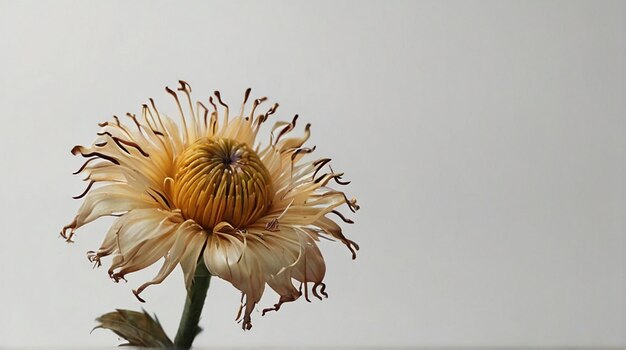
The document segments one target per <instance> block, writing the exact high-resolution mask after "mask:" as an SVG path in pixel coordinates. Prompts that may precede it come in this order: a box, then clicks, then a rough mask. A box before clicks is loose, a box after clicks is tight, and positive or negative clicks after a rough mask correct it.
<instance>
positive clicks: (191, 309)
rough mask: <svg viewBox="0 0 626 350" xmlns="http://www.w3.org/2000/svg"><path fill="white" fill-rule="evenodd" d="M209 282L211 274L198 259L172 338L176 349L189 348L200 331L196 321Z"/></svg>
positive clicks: (198, 318)
mask: <svg viewBox="0 0 626 350" xmlns="http://www.w3.org/2000/svg"><path fill="white" fill-rule="evenodd" d="M210 282H211V274H210V273H209V270H207V268H206V266H205V265H204V261H202V259H200V261H198V265H197V266H196V273H195V274H194V276H193V283H192V285H191V288H189V290H188V291H187V299H186V300H185V308H184V309H183V315H182V316H181V318H180V324H179V326H178V332H177V333H176V338H175V339H174V347H175V348H176V349H189V348H191V344H192V343H193V340H194V338H195V337H196V335H198V333H200V331H202V328H200V327H199V326H198V321H200V315H201V314H202V307H203V306H204V299H205V298H206V292H207V290H208V289H209V283H210Z"/></svg>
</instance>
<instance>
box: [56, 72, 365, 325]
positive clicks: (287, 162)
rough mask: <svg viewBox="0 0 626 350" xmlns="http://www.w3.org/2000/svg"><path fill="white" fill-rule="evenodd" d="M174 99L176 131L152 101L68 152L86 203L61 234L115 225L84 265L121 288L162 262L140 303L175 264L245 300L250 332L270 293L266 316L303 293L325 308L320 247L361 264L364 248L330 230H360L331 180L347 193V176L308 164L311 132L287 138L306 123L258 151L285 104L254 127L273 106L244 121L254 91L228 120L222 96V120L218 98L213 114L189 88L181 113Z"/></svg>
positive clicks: (352, 203) (274, 136) (278, 128)
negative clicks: (202, 273)
mask: <svg viewBox="0 0 626 350" xmlns="http://www.w3.org/2000/svg"><path fill="white" fill-rule="evenodd" d="M166 91H167V92H168V93H169V94H170V95H172V96H173V97H174V99H175V101H176V104H177V107H178V110H179V112H180V116H181V121H182V125H181V127H180V128H179V126H178V125H177V124H176V123H175V122H174V121H172V120H171V119H170V118H169V117H167V116H165V115H164V114H163V113H160V112H159V110H158V109H157V108H156V106H155V104H154V101H153V100H152V99H150V106H148V105H143V109H142V113H141V117H140V118H137V117H136V116H135V115H133V114H127V117H128V118H129V123H122V122H121V121H120V120H119V118H117V117H115V116H114V117H113V119H112V120H111V121H108V122H104V123H101V124H99V125H100V126H101V127H102V129H101V130H100V132H98V137H97V138H96V140H95V142H94V143H93V145H92V146H91V147H83V146H76V147H74V148H73V149H72V153H73V154H75V155H82V156H83V157H85V158H87V160H86V162H85V163H84V165H83V166H82V167H81V168H80V169H79V170H78V171H77V172H76V174H78V173H83V174H86V179H85V180H86V181H89V185H88V186H87V189H86V190H85V192H84V193H82V194H81V195H79V196H77V197H75V198H77V199H78V198H82V197H84V202H83V203H82V206H81V207H80V209H79V210H78V214H77V215H76V217H75V218H74V220H73V221H72V222H71V223H70V224H69V225H67V226H65V227H64V228H63V230H62V232H61V235H62V236H63V237H64V238H66V239H67V241H71V240H72V238H73V236H74V234H75V231H76V230H77V229H78V228H80V227H82V226H83V225H85V224H87V223H89V222H92V221H94V220H95V219H97V218H99V217H102V216H111V215H112V216H118V218H117V219H116V221H115V222H114V224H113V225H112V227H111V228H110V230H109V231H108V232H107V234H106V237H105V239H104V242H103V243H102V246H101V247H100V248H99V249H98V250H97V251H95V252H93V251H92V252H89V253H88V257H89V259H90V260H91V261H92V262H94V263H95V264H96V265H98V266H99V265H100V261H101V258H103V257H106V256H109V255H111V256H112V262H111V267H110V268H109V271H108V272H109V275H110V277H111V278H112V279H113V280H114V281H116V282H117V281H119V280H120V279H124V277H125V276H126V275H127V274H128V273H131V272H134V271H138V270H141V269H143V268H146V267H147V266H150V265H152V264H154V263H155V262H156V261H158V260H159V259H161V258H165V259H164V263H163V266H162V267H161V269H160V271H159V272H158V274H157V276H156V277H155V278H154V279H152V280H151V281H148V282H146V283H144V284H142V285H141V286H139V288H137V289H136V290H134V291H133V292H134V293H135V295H136V296H137V298H139V300H141V301H143V300H142V299H141V297H140V296H139V295H140V293H141V292H142V291H143V290H144V289H145V288H146V287H148V286H150V285H153V284H157V283H160V282H162V281H163V280H164V279H165V278H166V277H167V276H168V275H169V274H170V273H171V272H172V270H173V269H174V268H175V267H176V266H177V265H178V264H180V265H181V266H182V269H183V273H184V276H185V283H186V286H187V288H188V289H189V288H190V287H191V285H192V282H193V277H194V273H195V270H196V263H197V262H198V261H202V260H200V259H203V261H204V263H205V265H206V267H207V268H208V270H209V272H210V273H211V274H212V275H214V276H218V277H220V278H223V279H225V280H227V281H229V282H230V283H232V284H233V286H235V287H236V288H237V289H239V290H240V291H241V292H242V293H243V295H242V305H241V308H240V310H239V312H240V315H241V311H242V309H243V308H245V312H244V313H243V323H242V325H243V328H244V329H250V328H251V326H252V324H251V321H250V314H251V312H252V310H253V308H254V306H255V305H256V304H257V303H258V302H259V300H260V298H261V296H262V294H263V290H264V288H265V284H266V283H267V284H268V285H269V286H270V287H271V288H272V289H274V290H275V291H276V292H277V293H278V294H279V295H280V299H279V301H278V303H277V304H275V305H274V307H272V308H269V309H265V310H263V313H265V312H267V311H269V310H278V309H279V308H280V306H281V304H283V303H285V302H289V301H294V300H296V299H298V298H299V297H300V296H301V295H302V289H303V290H304V295H305V298H307V300H308V299H309V287H308V284H309V283H312V290H311V292H312V294H313V295H314V296H316V297H318V298H320V299H321V296H320V295H326V293H325V291H324V289H325V285H324V283H323V282H322V281H323V278H324V274H325V271H326V267H325V263H324V259H323V257H322V254H321V252H320V250H319V248H318V246H317V244H316V242H317V241H319V239H320V238H330V239H333V238H334V239H338V240H340V241H341V242H343V243H344V244H345V245H346V246H347V247H348V248H349V249H350V251H351V252H352V256H353V258H354V257H355V256H356V250H358V245H357V244H355V243H354V242H353V241H351V240H349V239H347V238H346V237H345V236H344V235H343V233H342V230H341V228H340V226H339V225H338V224H337V223H336V222H335V220H334V219H337V218H338V219H341V220H343V221H344V222H346V223H352V221H351V220H349V219H347V218H345V217H344V216H343V215H342V214H341V213H339V212H338V211H337V210H336V209H337V208H338V207H339V206H341V205H344V204H345V205H346V206H347V207H348V209H350V210H352V211H356V210H357V209H358V206H357V204H356V200H354V199H352V200H349V199H348V198H347V197H346V195H345V194H344V193H343V192H341V191H338V190H335V189H332V188H330V187H329V186H328V185H329V182H330V181H334V182H336V183H337V184H340V185H345V184H347V182H343V181H342V180H341V177H342V174H341V173H335V172H333V171H332V169H330V171H329V172H327V173H323V171H322V168H323V167H324V166H325V165H327V164H328V163H329V161H330V159H328V158H323V159H318V160H314V161H308V162H304V161H302V159H303V157H305V156H306V155H307V154H309V153H311V152H313V151H314V149H315V147H313V148H307V147H304V146H303V145H304V143H305V142H306V141H307V139H308V138H309V135H310V125H306V127H305V128H304V135H303V136H302V137H291V138H288V137H287V135H288V134H289V133H290V132H291V131H292V130H294V129H295V127H296V120H297V118H298V116H297V115H296V116H295V117H294V118H293V120H292V121H291V122H283V121H279V122H276V123H275V124H274V126H273V128H272V129H271V130H272V131H271V133H270V135H269V144H268V145H267V146H266V147H265V148H263V149H260V147H259V146H256V147H255V140H256V137H257V133H258V131H259V128H260V126H261V124H262V123H264V122H265V121H267V120H268V118H269V117H270V116H271V115H272V114H274V112H276V108H277V107H278V104H274V105H273V106H272V107H271V108H269V110H267V112H265V113H263V114H258V115H256V116H255V111H256V109H257V107H258V106H259V105H260V104H261V103H262V102H264V101H265V100H266V98H260V99H256V100H254V101H253V103H252V107H251V109H250V111H249V112H248V113H247V115H244V110H245V106H246V102H247V100H248V97H249V94H250V89H248V90H247V91H246V93H245V97H244V102H243V103H242V106H241V109H240V112H239V114H238V115H237V116H236V117H234V118H232V119H230V118H229V108H228V106H227V105H226V104H225V103H224V102H223V101H222V99H221V97H220V94H219V92H217V91H216V92H215V93H214V95H215V97H216V100H217V103H218V104H219V105H220V106H221V107H220V108H219V109H221V110H223V116H220V114H221V113H218V107H217V105H216V104H215V103H214V100H213V97H210V98H209V100H208V102H209V104H210V105H211V106H212V108H211V109H210V110H209V108H207V107H205V105H204V104H203V103H202V102H199V101H198V102H196V103H195V105H194V104H193V103H192V100H191V96H190V92H191V88H190V87H189V85H188V84H187V83H185V82H184V81H180V87H179V88H178V91H179V92H182V94H183V95H184V99H185V100H184V101H183V103H182V104H181V101H180V100H179V96H178V94H177V93H176V92H175V91H173V90H171V89H169V88H166ZM182 105H185V107H183V106H182ZM194 107H195V108H194ZM184 110H185V111H184ZM94 185H95V186H94ZM333 215H334V216H333ZM293 280H296V281H297V282H299V283H300V285H299V288H296V287H295V286H294V284H293ZM244 299H245V300H244Z"/></svg>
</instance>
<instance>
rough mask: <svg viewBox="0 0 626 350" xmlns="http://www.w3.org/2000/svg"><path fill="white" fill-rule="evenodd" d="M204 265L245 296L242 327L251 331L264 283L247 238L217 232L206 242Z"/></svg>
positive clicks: (258, 264)
mask: <svg viewBox="0 0 626 350" xmlns="http://www.w3.org/2000/svg"><path fill="white" fill-rule="evenodd" d="M204 262H205V264H206V266H207V268H208V270H209V272H211V274H212V275H215V276H218V277H220V278H222V279H225V280H227V281H229V282H230V283H232V285H233V286H234V287H235V288H237V289H239V290H240V291H241V292H243V294H244V295H245V297H246V305H245V313H244V318H243V324H242V326H243V328H244V329H250V328H251V327H252V323H251V321H250V314H251V313H252V310H253V309H254V305H256V303H258V301H259V300H260V299H261V296H262V295H263V290H264V287H265V279H264V274H263V272H262V269H261V266H260V259H259V258H258V257H257V256H256V255H255V253H254V252H253V251H252V250H249V249H246V241H245V236H243V235H241V234H236V233H222V232H218V231H215V230H214V232H213V234H212V235H210V236H209V238H208V240H207V246H206V248H205V251H204Z"/></svg>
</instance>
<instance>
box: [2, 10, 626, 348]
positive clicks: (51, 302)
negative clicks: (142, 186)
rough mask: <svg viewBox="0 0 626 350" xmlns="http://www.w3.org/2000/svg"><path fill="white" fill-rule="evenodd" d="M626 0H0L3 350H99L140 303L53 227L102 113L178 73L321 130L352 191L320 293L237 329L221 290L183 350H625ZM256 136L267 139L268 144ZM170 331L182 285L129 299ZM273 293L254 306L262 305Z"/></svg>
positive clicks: (234, 302)
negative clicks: (423, 349)
mask: <svg viewBox="0 0 626 350" xmlns="http://www.w3.org/2000/svg"><path fill="white" fill-rule="evenodd" d="M625 23H626V4H625V3H624V2H591V1H590V2H580V1H563V2H560V1H547V2H534V1H533V2H499V1H485V2H401V1H397V2H387V1H385V2H383V1H378V2H373V1H368V2H365V1H348V2H334V1H333V2H319V1H315V2H311V1H306V2H294V1H269V2H268V1H266V2H237V1H235V2H228V3H214V2H211V3H204V2H202V3H201V2H198V3H194V4H186V5H178V4H174V3H173V2H158V3H154V2H148V1H143V2H133V3H132V4H126V3H125V2H108V3H107V4H101V3H99V2H98V3H96V2H87V1H76V2H70V1H65V2H48V3H44V2H27V1H19V2H7V1H1V2H0V36H1V37H0V38H1V49H0V50H1V53H0V76H1V77H2V80H1V82H2V84H1V85H0V107H1V108H0V122H1V124H0V125H1V130H2V131H1V136H0V149H1V150H2V152H1V153H0V157H1V161H2V168H1V169H2V172H1V173H0V193H1V194H2V201H1V204H0V213H1V214H0V215H1V218H2V234H1V237H2V238H1V239H0V249H1V251H0V253H1V254H0V276H1V278H2V283H1V287H0V306H1V309H2V314H1V316H0V342H1V344H0V345H4V346H15V345H29V346H48V345H54V346H61V347H62V346H107V345H114V344H117V343H118V340H117V338H116V336H114V335H113V334H112V333H109V332H107V331H101V330H100V331H95V332H94V333H93V334H91V335H90V334H89V331H90V330H91V328H92V327H93V326H94V325H95V323H94V321H93V319H94V318H95V317H96V316H98V315H100V314H102V313H104V312H108V311H111V310H113V308H116V307H123V308H132V309H139V308H140V307H141V306H142V305H140V304H139V303H138V302H137V301H136V299H135V298H134V296H133V295H132V293H131V289H132V288H135V287H137V286H138V285H139V284H141V283H142V282H144V281H145V280H147V279H148V278H151V276H153V275H154V274H155V273H156V270H157V268H158V266H156V267H155V268H152V269H149V270H148V271H144V272H141V273H137V274H135V275H130V276H128V277H129V278H128V279H129V282H128V283H127V284H125V283H120V284H119V285H118V284H114V283H112V282H111V281H110V280H109V279H108V277H107V274H106V264H105V266H103V267H102V268H100V269H95V270H92V267H91V265H90V264H89V263H88V262H87V259H86V257H85V252H86V251H87V250H90V249H95V248H97V247H98V246H99V244H100V242H101V240H102V238H103V234H104V231H105V230H106V228H107V227H108V225H109V224H110V221H106V220H104V221H102V222H97V223H95V224H93V225H91V226H88V227H86V228H85V229H83V230H82V231H79V233H78V236H77V239H76V240H77V242H76V243H75V244H73V245H68V244H65V243H64V242H63V240H62V239H61V238H59V235H58V232H59V229H60V228H61V227H62V226H63V225H64V224H66V223H68V222H69V221H70V220H71V218H72V216H73V215H74V213H75V211H76V209H77V208H78V205H79V202H78V201H74V200H72V199H71V198H70V197H71V196H72V195H76V194H78V193H80V192H81V191H82V190H83V188H84V185H85V184H84V183H83V182H81V181H80V178H79V177H76V176H72V175H71V172H72V171H74V170H76V169H77V168H78V166H79V165H80V164H81V163H82V162H81V160H80V159H78V158H76V157H73V156H71V155H70V152H69V150H70V149H71V147H72V146H74V145H75V144H89V143H91V142H92V140H93V138H94V137H95V133H96V131H97V129H98V128H97V126H96V123H97V122H99V121H103V120H104V119H105V118H109V116H111V115H112V114H118V115H123V114H124V113H125V112H127V111H129V112H134V113H138V112H139V111H140V105H141V103H144V102H145V101H147V99H148V98H149V97H154V98H155V99H156V101H157V103H158V104H159V106H161V108H162V109H163V110H165V111H170V112H172V113H173V112H174V111H175V109H174V105H173V104H172V101H171V99H170V97H169V95H168V94H166V93H165V92H164V90H163V87H164V86H165V85H169V86H175V85H176V81H177V80H178V79H185V80H187V81H188V82H189V83H190V84H191V85H192V87H193V89H194V96H195V97H196V98H198V99H206V98H207V96H208V94H209V92H210V91H212V90H214V89H220V90H221V91H222V92H223V95H224V96H225V98H226V99H227V100H228V101H230V103H231V104H235V105H236V104H237V103H239V101H240V99H241V96H242V94H243V91H244V89H245V88H247V87H252V88H253V93H254V94H255V96H260V95H268V96H269V97H270V98H271V99H272V100H273V101H279V102H280V103H281V109H280V110H279V111H280V113H279V114H278V117H279V118H283V119H289V118H291V116H292V115H293V114H295V113H299V114H300V116H301V121H302V122H303V124H302V125H304V123H305V122H311V123H312V124H313V129H312V131H313V137H312V139H311V145H313V144H314V145H317V147H318V148H317V152H316V153H317V155H318V156H330V157H332V158H333V159H334V168H335V169H336V170H339V171H345V172H346V174H347V175H346V176H345V178H346V179H348V180H352V181H353V184H352V185H350V186H349V187H348V188H347V190H348V194H349V195H351V196H356V197H358V199H359V200H360V203H361V205H362V210H361V211H360V212H359V213H358V215H356V216H355V218H356V221H357V224H356V225H353V226H350V227H347V228H346V230H347V233H348V235H349V237H351V238H353V239H354V240H355V241H357V242H358V243H360V244H361V247H362V250H361V252H360V254H359V257H358V259H357V260H356V261H351V260H350V256H349V253H348V251H347V250H346V249H345V248H344V247H342V246H340V245H339V244H333V243H323V244H322V248H323V250H324V252H325V254H326V261H327V263H328V273H327V279H326V282H327V284H328V292H329V294H330V298H329V299H327V300H324V301H323V302H319V301H313V302H312V303H311V304H308V303H307V302H305V301H304V300H300V301H298V302H296V303H292V304H288V305H285V306H284V307H283V309H282V310H281V311H280V312H278V313H273V314H270V315H267V316H265V317H261V315H260V312H255V313H254V314H253V322H254V328H253V330H252V331H251V332H246V333H244V332H242V331H241V329H240V327H239V325H237V324H236V323H235V322H234V319H235V313H236V311H237V307H238V303H239V294H238V293H237V291H236V290H235V289H234V288H233V287H231V286H230V285H229V284H227V283H226V282H224V281H221V280H217V279H215V280H214V281H213V282H212V286H211V288H210V290H209V295H208V300H207V305H206V308H205V312H204V314H203V319H202V322H201V325H202V326H203V327H204V328H205V332H204V333H202V334H201V335H200V336H199V338H198V339H197V344H198V345H202V346H209V345H244V346H247V345H250V346H252V345H285V346H291V345H308V346H317V345H329V346H338V345H385V346H388V345H546V346H550V345H582V346H584V345H613V346H617V345H622V346H623V345H625V344H626V282H625V278H626V259H625V257H626V254H625V253H626V252H625V250H626V243H625V238H626V230H625V228H626V227H625V226H626V225H625V213H626V186H625V175H626V167H625V155H626V154H625V151H626V142H625V138H624V135H625V134H624V133H625V131H626V118H625V116H626V104H625V102H624V101H625V99H624V97H625V91H626V89H625V81H626V79H625V77H626V74H625V71H626V70H625V62H626V60H625V58H626V57H625V53H626V40H625V39H626V38H625V33H626V32H625V31H624V28H625ZM261 140H262V141H263V142H266V138H262V139H261ZM143 296H144V297H145V298H146V299H147V300H148V302H147V304H145V305H143V306H144V307H145V308H146V309H147V310H149V311H150V312H156V313H157V314H158V316H159V318H160V319H161V321H162V322H163V324H164V326H165V328H166V329H167V330H168V332H169V333H170V334H173V333H174V332H175V329H176V326H177V323H178V317H179V313H180V311H181V309H182V303H183V300H184V288H183V283H182V273H181V271H180V270H176V271H175V272H174V273H173V274H172V276H171V277H170V278H168V279H167V280H166V282H165V283H163V284H162V285H160V286H155V287H151V288H149V289H148V290H146V292H145V293H144V294H143ZM276 299H277V296H276V295H275V294H273V293H267V294H266V296H265V297H264V299H263V300H262V302H261V304H260V306H259V309H262V308H263V307H267V306H269V305H271V304H273V303H274V302H275V301H276Z"/></svg>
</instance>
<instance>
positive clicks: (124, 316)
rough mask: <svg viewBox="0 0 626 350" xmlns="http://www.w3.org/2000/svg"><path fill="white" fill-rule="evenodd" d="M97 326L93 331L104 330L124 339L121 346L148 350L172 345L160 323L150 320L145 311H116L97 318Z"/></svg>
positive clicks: (154, 319)
mask: <svg viewBox="0 0 626 350" xmlns="http://www.w3.org/2000/svg"><path fill="white" fill-rule="evenodd" d="M96 321H97V322H100V324H99V325H97V326H96V327H94V329H98V328H105V329H109V330H111V331H113V332H114V333H115V334H117V335H119V336H120V337H122V338H124V339H126V340H127V341H128V343H127V344H122V345H123V346H126V345H128V346H142V347H148V348H172V347H173V346H174V344H173V343H172V341H171V340H170V338H168V337H167V334H165V331H163V327H161V323H159V320H158V319H157V318H156V315H155V316H154V318H152V317H151V316H150V315H149V314H148V313H147V312H146V311H145V310H143V312H138V311H131V310H122V309H117V310H116V311H114V312H109V313H107V314H104V315H102V316H100V317H98V318H96ZM92 331H93V330H92Z"/></svg>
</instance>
